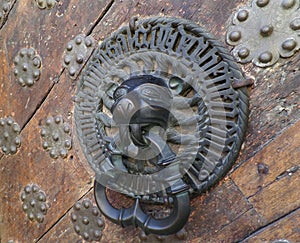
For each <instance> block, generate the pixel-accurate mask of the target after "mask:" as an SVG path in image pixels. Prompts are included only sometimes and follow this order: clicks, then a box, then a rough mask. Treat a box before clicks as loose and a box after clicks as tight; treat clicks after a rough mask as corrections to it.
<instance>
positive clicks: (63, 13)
mask: <svg viewBox="0 0 300 243" xmlns="http://www.w3.org/2000/svg"><path fill="white" fill-rule="evenodd" d="M86 3H87V2H86V1H80V2H75V1H64V3H62V4H59V5H58V7H57V9H55V10H54V11H53V12H51V11H46V10H45V11H44V12H43V11H42V10H40V9H38V8H37V7H36V6H35V5H34V4H33V2H18V4H16V5H15V8H14V12H12V13H11V15H10V18H13V16H14V15H15V18H16V19H15V23H12V24H9V23H10V20H8V22H7V24H8V30H7V32H5V28H3V29H2V30H1V38H2V36H3V39H4V40H5V41H4V45H5V48H4V49H2V51H1V55H5V56H6V58H4V64H3V65H5V66H6V68H4V69H2V70H1V71H2V73H1V76H0V77H1V78H2V79H3V82H2V86H1V91H0V92H1V96H0V97H1V101H2V105H3V107H4V108H3V109H2V110H1V112H2V113H1V115H3V114H5V115H12V116H13V117H14V118H15V119H16V120H17V121H18V122H19V123H20V125H21V126H23V125H25V123H26V120H27V119H28V118H29V117H30V116H31V115H32V113H33V112H35V110H36V108H37V106H38V105H41V107H40V109H39V110H38V111H37V112H36V114H35V115H34V117H33V118H32V119H31V120H30V122H29V123H28V124H27V125H26V127H25V128H24V129H23V131H22V133H21V138H22V145H21V148H20V149H19V151H18V153H17V154H16V155H14V156H8V157H7V156H3V157H2V158H1V160H0V168H1V170H0V178H1V181H2V184H1V186H0V193H1V198H0V208H1V218H0V228H1V229H0V233H1V241H3V242H7V241H8V240H14V241H19V242H33V241H35V240H37V239H38V238H39V237H41V236H42V235H43V234H44V233H45V232H47V230H48V229H49V228H50V227H51V226H52V225H53V224H55V222H56V221H57V220H58V219H59V218H60V217H62V215H64V214H65V212H66V211H67V210H68V209H69V208H70V207H72V206H73V204H74V201H76V199H77V198H79V197H81V196H82V195H84V194H85V193H86V192H87V190H89V189H90V187H91V182H92V178H91V176H92V175H91V174H90V173H89V167H88V166H87V164H85V162H86V161H85V160H82V159H79V157H78V156H79V154H80V151H78V152H76V151H75V150H77V149H78V147H76V143H74V145H73V149H72V150H71V151H69V156H68V157H67V158H66V159H61V158H59V159H57V160H53V159H51V158H50V156H49V153H48V152H46V151H44V150H43V148H42V138H41V136H40V125H41V124H42V123H43V122H44V121H45V119H46V118H47V117H49V116H56V115H62V117H63V119H64V120H65V121H66V122H67V123H69V124H70V125H72V123H73V122H72V119H73V109H74V104H73V100H72V97H73V95H74V94H75V90H76V88H75V87H76V85H75V83H74V82H72V81H71V80H70V79H69V78H68V76H67V75H60V72H61V71H62V70H63V69H62V55H63V50H64V48H65V46H66V43H67V42H68V40H69V39H71V38H73V37H74V35H75V34H78V33H84V32H88V30H89V29H90V28H91V26H92V24H93V23H94V22H96V21H97V19H98V17H99V16H100V15H101V11H102V10H104V9H105V8H106V5H107V4H109V1H97V2H96V1H95V2H94V3H92V4H89V5H87V4H86ZM82 8H85V9H86V8H87V9H89V10H90V11H89V14H86V15H83V16H82V12H81V9H82ZM36 12H37V13H36ZM35 14H36V16H35ZM39 14H40V15H39ZM43 14H44V16H42V15H43ZM21 23H22V24H21ZM18 24H19V25H18ZM23 25H24V26H23ZM17 26H19V27H17ZM61 26H64V28H61ZM76 26H77V27H76ZM14 28H16V29H15V31H13V30H14ZM18 28H19V30H20V31H17V30H18ZM20 28H23V30H24V31H21V29H20ZM79 29H80V30H79ZM3 33H4V34H3ZM10 35H12V36H10ZM23 35H24V36H23ZM17 40H20V41H19V42H17ZM29 43H30V44H29ZM26 45H30V46H32V45H35V48H36V49H37V51H39V52H40V53H39V54H40V55H41V57H42V59H43V69H44V70H43V72H42V76H41V78H40V80H39V81H38V82H37V83H36V84H35V85H34V86H33V87H32V88H21V87H19V84H17V83H16V82H15V81H14V80H13V79H12V76H11V72H12V67H11V65H10V62H11V59H12V57H13V56H14V55H15V53H16V52H17V51H18V50H19V48H20V47H23V46H26ZM54 80H55V83H54V82H53V81H54ZM52 86H53V88H52ZM51 88H52V89H51ZM48 92H50V93H49V95H48V97H47V99H46V100H45V101H44V102H42V101H43V99H44V98H45V95H46V94H47V93H48ZM2 94H3V95H2ZM16 97H18V98H16ZM72 135H73V136H74V138H75V130H74V131H73V133H72ZM74 140H75V139H74ZM82 161H83V163H82ZM27 184H37V185H38V186H39V187H40V188H41V189H42V190H43V191H45V193H46V195H47V205H48V212H47V215H46V217H45V220H44V222H43V223H41V224H38V223H37V222H31V221H29V220H28V219H27V217H26V215H25V214H24V212H23V211H22V202H21V200H20V194H21V191H22V190H23V188H24V187H25V186H26V185H27Z"/></svg>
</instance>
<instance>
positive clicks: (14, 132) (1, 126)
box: [0, 117, 21, 155]
mask: <svg viewBox="0 0 300 243" xmlns="http://www.w3.org/2000/svg"><path fill="white" fill-rule="evenodd" d="M20 131H21V128H20V126H19V124H18V123H16V122H15V121H14V119H13V118H12V117H4V118H1V119H0V147H1V150H2V152H3V153H4V154H6V155H8V154H15V153H16V152H17V150H18V148H19V147H20V146H21V137H20Z"/></svg>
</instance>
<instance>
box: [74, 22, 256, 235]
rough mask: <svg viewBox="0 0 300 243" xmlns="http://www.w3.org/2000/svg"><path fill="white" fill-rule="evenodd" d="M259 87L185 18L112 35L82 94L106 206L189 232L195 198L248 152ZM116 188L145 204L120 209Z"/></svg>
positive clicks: (83, 127)
mask: <svg viewBox="0 0 300 243" xmlns="http://www.w3.org/2000/svg"><path fill="white" fill-rule="evenodd" d="M250 84H252V81H249V80H247V79H245V78H244V77H243V75H242V73H241V71H240V69H239V67H238V65H237V64H236V63H235V62H234V61H233V58H232V56H231V55H229V54H228V53H227V51H226V49H225V48H224V47H223V45H222V44H221V43H220V42H218V41H216V40H215V39H214V38H213V37H212V36H211V35H210V34H208V33H206V32H205V31H204V30H202V29H201V28H200V27H199V26H197V25H195V24H193V23H190V22H188V21H185V20H182V19H175V18H150V19H145V20H141V21H136V19H132V21H131V23H130V27H123V28H121V29H120V30H118V31H117V32H116V33H114V34H113V35H112V36H111V37H109V38H107V39H105V40H104V41H103V42H102V43H101V44H100V46H99V47H98V48H97V49H96V50H95V52H94V53H93V55H92V56H91V58H90V60H89V61H88V63H87V65H86V68H85V70H84V71H83V72H82V77H81V81H80V84H79V87H78V93H77V95H76V98H75V101H76V105H75V122H76V128H77V132H78V137H79V141H80V143H81V146H82V148H83V152H84V154H85V156H86V158H87V160H88V162H89V164H90V166H91V167H92V169H93V170H94V171H95V173H96V181H95V198H96V202H97V204H98V206H99V209H100V210H101V212H102V213H103V214H104V215H105V216H106V217H107V218H109V219H110V220H112V221H113V222H115V223H116V224H119V225H121V226H123V227H126V226H129V225H134V226H138V227H140V228H142V229H143V230H144V231H145V233H146V234H151V233H154V234H159V235H168V234H173V233H176V232H177V231H179V230H180V229H181V228H182V227H183V226H184V224H185V223H186V222H187V220H188V216H189V213H190V206H189V200H190V197H193V196H196V195H197V194H200V193H202V192H204V191H206V190H207V189H208V188H210V187H211V186H212V185H213V184H214V183H216V182H217V181H218V180H220V179H221V178H222V176H224V174H225V173H226V172H227V171H228V170H229V169H230V167H231V165H232V164H233V163H234V161H235V159H236V158H237V156H238V153H239V150H240V147H241V144H242V141H243V136H244V132H245V129H246V125H247V119H248V94H247V87H245V86H248V85H250ZM107 188H109V189H110V190H114V191H117V192H119V193H122V194H125V195H127V196H128V197H131V198H133V199H134V201H135V203H134V204H133V205H132V206H131V207H129V208H123V209H116V208H115V207H114V206H112V205H111V204H110V202H109V199H108V198H107V194H106V190H107ZM151 204H155V205H156V204H158V205H166V206H170V208H172V213H171V214H170V215H168V216H166V217H163V218H156V217H155V216H153V215H150V214H149V213H148V212H147V211H146V210H144V209H143V206H144V205H151Z"/></svg>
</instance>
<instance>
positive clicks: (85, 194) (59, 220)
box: [0, 186, 94, 243]
mask: <svg viewBox="0 0 300 243" xmlns="http://www.w3.org/2000/svg"><path fill="white" fill-rule="evenodd" d="M93 189H94V186H91V187H90V188H89V189H88V190H87V191H86V192H85V193H84V194H83V195H82V196H81V197H80V198H79V199H78V200H77V201H80V200H82V199H83V198H85V197H86V196H87V195H88V194H89V193H90V192H91V191H92V190H93ZM72 209H73V205H72V207H70V208H68V209H67V210H66V211H65V212H64V213H62V216H61V217H60V218H59V219H58V220H56V221H55V223H54V224H53V225H52V226H50V228H49V229H47V230H46V231H45V232H44V233H43V234H42V235H41V236H40V237H39V238H38V239H37V240H36V241H35V243H37V242H40V241H41V240H43V238H44V237H45V235H47V234H48V233H49V232H50V231H51V230H52V229H53V228H54V227H55V226H56V225H57V224H59V223H60V222H61V221H62V220H63V219H64V218H65V217H68V214H69V213H70V212H71V210H72ZM0 243H1V242H0Z"/></svg>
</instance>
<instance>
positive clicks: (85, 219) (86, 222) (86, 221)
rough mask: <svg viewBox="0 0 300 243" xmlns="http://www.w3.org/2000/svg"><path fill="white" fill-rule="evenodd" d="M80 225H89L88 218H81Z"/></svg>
mask: <svg viewBox="0 0 300 243" xmlns="http://www.w3.org/2000/svg"><path fill="white" fill-rule="evenodd" d="M82 223H84V224H85V225H88V224H89V223H90V221H89V218H87V217H83V218H82Z"/></svg>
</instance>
